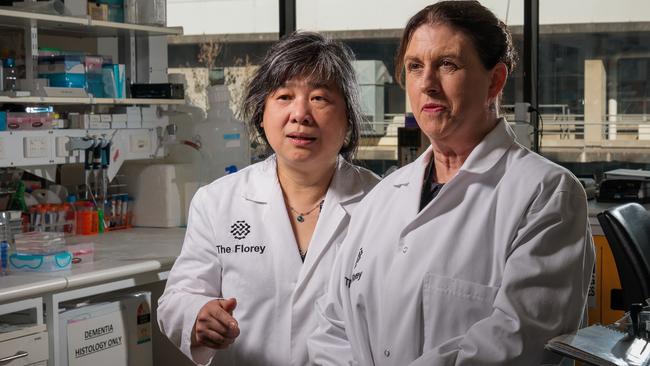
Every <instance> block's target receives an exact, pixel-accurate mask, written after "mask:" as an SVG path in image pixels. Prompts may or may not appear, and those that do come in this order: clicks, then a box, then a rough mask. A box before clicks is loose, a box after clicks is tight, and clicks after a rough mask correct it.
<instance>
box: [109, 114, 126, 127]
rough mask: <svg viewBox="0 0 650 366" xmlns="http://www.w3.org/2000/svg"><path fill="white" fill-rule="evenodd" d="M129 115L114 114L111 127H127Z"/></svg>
mask: <svg viewBox="0 0 650 366" xmlns="http://www.w3.org/2000/svg"><path fill="white" fill-rule="evenodd" d="M127 121H128V115H126V114H114V115H113V121H111V128H127Z"/></svg>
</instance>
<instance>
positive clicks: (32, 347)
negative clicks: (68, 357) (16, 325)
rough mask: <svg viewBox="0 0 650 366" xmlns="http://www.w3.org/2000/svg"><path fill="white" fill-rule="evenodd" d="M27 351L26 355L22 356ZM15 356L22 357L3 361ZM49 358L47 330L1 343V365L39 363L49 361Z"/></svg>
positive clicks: (14, 365)
mask: <svg viewBox="0 0 650 366" xmlns="http://www.w3.org/2000/svg"><path fill="white" fill-rule="evenodd" d="M25 353H26V355H25V356H22V355H23V354H25ZM13 356H20V357H18V358H14V359H12V360H11V361H8V362H3V360H8V359H11V358H12V357H13ZM47 358H48V343H47V332H42V333H36V334H30V335H27V336H23V337H19V338H14V339H9V340H7V341H4V342H2V343H0V365H2V366H19V365H20V366H23V365H32V364H39V363H42V362H43V361H47Z"/></svg>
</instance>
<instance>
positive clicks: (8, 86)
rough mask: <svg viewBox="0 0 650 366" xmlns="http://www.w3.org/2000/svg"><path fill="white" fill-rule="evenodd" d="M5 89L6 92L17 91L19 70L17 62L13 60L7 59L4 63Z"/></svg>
mask: <svg viewBox="0 0 650 366" xmlns="http://www.w3.org/2000/svg"><path fill="white" fill-rule="evenodd" d="M2 71H3V73H2V74H3V77H4V80H3V81H2V82H3V89H4V91H9V92H12V91H16V79H17V70H16V62H15V61H14V59H13V58H11V57H10V58H7V59H5V60H4V62H3V70H2Z"/></svg>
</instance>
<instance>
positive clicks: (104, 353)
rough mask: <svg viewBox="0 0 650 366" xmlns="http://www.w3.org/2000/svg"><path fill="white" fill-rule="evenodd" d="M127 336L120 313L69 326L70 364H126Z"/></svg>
mask: <svg viewBox="0 0 650 366" xmlns="http://www.w3.org/2000/svg"><path fill="white" fill-rule="evenodd" d="M127 362H128V360H127V352H126V337H125V336H124V325H123V324H122V321H121V317H120V314H119V313H114V314H107V315H103V316H98V317H96V318H91V319H86V320H81V321H75V322H69V323H68V364H69V365H70V366H83V365H107V366H108V365H126V364H127Z"/></svg>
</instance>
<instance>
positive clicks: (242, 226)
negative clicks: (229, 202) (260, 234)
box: [230, 220, 251, 240]
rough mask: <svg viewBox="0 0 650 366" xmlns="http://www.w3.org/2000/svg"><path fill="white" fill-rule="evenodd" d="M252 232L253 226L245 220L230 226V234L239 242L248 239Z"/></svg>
mask: <svg viewBox="0 0 650 366" xmlns="http://www.w3.org/2000/svg"><path fill="white" fill-rule="evenodd" d="M250 232H251V226H250V225H248V223H246V221H244V220H237V221H235V223H234V224H232V225H230V233H231V234H232V237H233V238H235V239H237V240H242V239H244V238H246V236H247V235H248V234H250Z"/></svg>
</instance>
